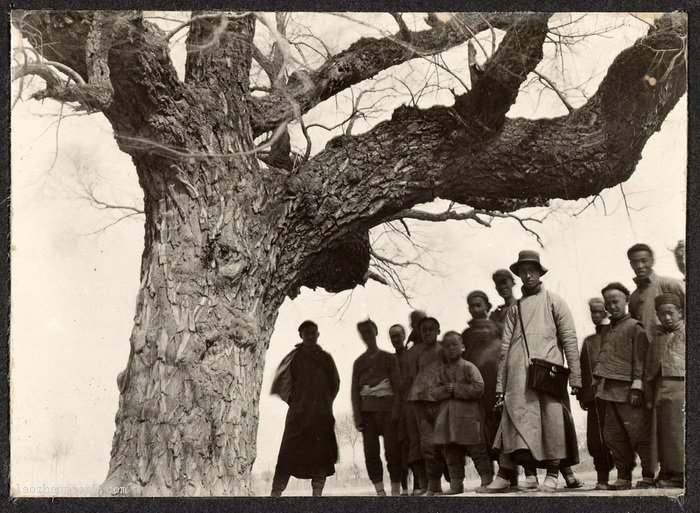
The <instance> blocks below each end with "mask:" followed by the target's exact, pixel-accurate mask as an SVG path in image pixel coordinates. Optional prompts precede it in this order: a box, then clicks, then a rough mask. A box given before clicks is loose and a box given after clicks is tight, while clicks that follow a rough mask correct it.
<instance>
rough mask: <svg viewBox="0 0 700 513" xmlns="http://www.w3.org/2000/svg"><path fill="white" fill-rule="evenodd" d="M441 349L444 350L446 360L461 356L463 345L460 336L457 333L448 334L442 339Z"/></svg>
mask: <svg viewBox="0 0 700 513" xmlns="http://www.w3.org/2000/svg"><path fill="white" fill-rule="evenodd" d="M442 349H443V351H445V356H447V359H448V360H456V359H457V358H460V357H461V356H462V353H463V352H464V345H463V343H462V337H459V336H457V335H449V336H447V337H445V338H444V339H443V340H442Z"/></svg>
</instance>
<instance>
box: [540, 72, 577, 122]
mask: <svg viewBox="0 0 700 513" xmlns="http://www.w3.org/2000/svg"><path fill="white" fill-rule="evenodd" d="M533 73H534V74H535V75H537V77H538V78H539V79H540V82H542V83H543V84H544V86H545V87H547V88H548V89H551V90H552V91H554V92H555V93H556V94H557V96H558V97H559V99H560V100H561V102H562V103H563V104H564V106H565V107H566V110H568V111H569V114H571V113H572V112H574V110H576V109H574V107H572V105H571V104H570V103H569V101H568V100H567V99H566V96H564V93H563V92H561V91H560V90H559V88H558V87H557V86H556V85H555V84H554V82H552V81H551V80H550V79H549V78H547V77H546V76H545V75H543V74H542V73H540V72H539V71H537V70H534V71H533Z"/></svg>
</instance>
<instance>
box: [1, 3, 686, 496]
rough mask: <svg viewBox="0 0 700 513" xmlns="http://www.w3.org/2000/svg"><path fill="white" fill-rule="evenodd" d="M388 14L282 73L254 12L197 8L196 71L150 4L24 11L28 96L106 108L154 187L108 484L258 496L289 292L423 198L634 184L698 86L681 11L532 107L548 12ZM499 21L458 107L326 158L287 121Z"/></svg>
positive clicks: (346, 269)
mask: <svg viewBox="0 0 700 513" xmlns="http://www.w3.org/2000/svg"><path fill="white" fill-rule="evenodd" d="M393 16H394V18H395V20H396V23H397V26H398V30H397V31H396V33H395V34H392V35H387V36H385V37H379V38H362V39H360V40H358V41H356V42H355V43H353V44H352V45H350V46H349V47H347V48H346V49H344V50H343V51H340V52H337V53H335V54H332V55H329V56H328V58H327V60H326V61H325V62H323V63H322V64H320V65H318V66H315V67H313V68H312V69H306V70H302V69H299V70H297V71H294V72H289V73H288V71H289V69H290V66H291V67H293V63H290V62H289V60H288V59H287V58H288V55H287V52H286V51H285V41H284V38H285V35H284V23H283V21H284V17H282V16H278V17H277V21H278V23H277V26H275V24H274V23H270V21H269V18H263V17H261V16H259V15H256V14H255V13H245V12H242V13H233V12H225V13H210V12H194V13H192V17H191V19H190V20H189V21H188V23H187V25H186V27H183V28H186V29H187V30H188V35H187V40H186V48H187V58H186V68H185V74H184V80H181V79H180V78H178V75H177V73H176V70H175V68H174V66H173V64H172V62H171V58H170V51H169V45H168V42H169V39H170V38H171V37H172V36H173V35H174V32H165V31H164V30H162V29H160V28H159V27H158V26H157V25H155V24H154V23H152V22H150V21H148V20H147V19H145V17H144V15H143V13H142V12H136V11H110V12H107V11H72V12H65V11H50V12H49V11H42V12H38V11H23V12H15V13H14V15H13V23H14V25H15V27H16V28H17V29H19V31H21V33H22V35H23V36H24V37H25V38H26V40H27V41H28V42H29V43H30V45H31V47H32V49H33V50H32V51H31V52H29V51H28V50H25V51H24V55H25V58H24V60H23V61H22V62H21V63H19V64H18V65H17V66H16V67H15V69H14V70H13V72H14V78H15V79H22V78H23V77H26V76H28V75H39V76H40V77H41V78H43V79H44V81H45V83H46V86H45V88H44V89H42V90H41V91H39V92H37V93H35V94H34V97H35V98H38V99H43V98H51V99H55V100H58V101H62V102H74V103H77V104H78V105H79V106H80V108H81V109H84V110H86V111H88V112H91V113H92V112H95V113H102V114H103V115H104V116H105V117H106V118H107V120H108V121H109V122H110V124H111V126H112V127H113V129H114V137H115V139H116V142H117V144H118V146H119V148H120V149H121V150H122V151H124V152H126V153H127V154H129V155H130V156H131V158H132V160H133V162H134V165H135V167H136V170H137V173H138V178H139V182H140V185H141V187H142V188H143V192H144V213H145V240H144V251H143V256H142V262H141V283H140V290H139V293H138V298H137V305H136V316H135V321H134V327H133V331H132V335H131V340H130V343H131V351H130V355H129V361H128V364H127V368H126V369H125V371H124V372H122V373H121V374H120V376H119V378H118V385H119V390H120V400H119V409H118V412H117V415H116V419H115V420H116V432H115V434H114V440H113V446H112V454H111V462H110V468H109V474H108V476H107V479H106V484H113V485H119V486H123V485H128V486H129V491H130V493H131V494H134V495H154V494H157V495H161V494H162V495H236V494H247V493H248V492H249V490H250V472H251V467H252V464H253V461H254V459H255V447H256V442H255V440H256V431H257V424H258V414H257V409H258V397H259V394H260V386H261V381H262V375H263V365H264V359H265V352H266V349H267V347H268V343H269V340H270V336H271V333H272V330H273V327H274V324H275V320H276V317H277V313H278V310H279V308H280V306H281V304H282V303H283V301H284V300H285V298H286V297H294V296H295V295H296V294H298V292H299V289H300V288H301V287H302V286H308V287H312V288H315V287H322V288H325V289H326V290H329V291H341V290H347V289H351V288H353V287H355V286H357V285H358V284H363V283H364V282H365V281H366V280H367V279H368V277H369V276H371V273H369V264H370V248H369V237H368V233H369V230H370V229H371V228H373V227H375V226H378V225H380V224H381V223H384V222H386V221H387V220H392V219H401V218H404V217H424V218H425V217H428V218H429V217H431V215H430V214H423V213H420V212H416V211H415V210H413V209H412V207H413V206H414V205H416V204H419V203H424V202H429V201H431V200H433V199H435V198H444V199H447V200H451V201H454V202H456V203H459V204H462V205H468V206H470V207H472V208H474V209H475V211H473V212H476V211H478V210H488V211H497V212H502V213H508V212H512V211H514V210H516V209H518V208H522V207H526V206H540V205H547V204H548V202H549V201H550V200H551V199H554V198H563V199H577V198H582V197H587V196H591V195H595V194H597V193H599V192H600V191H601V190H602V189H604V188H608V187H611V186H613V185H616V184H619V183H621V182H623V181H624V180H626V179H627V178H628V177H629V176H630V175H631V174H632V172H633V171H634V169H635V166H636V164H637V162H638V161H639V159H640V156H641V152H642V149H643V148H644V145H645V143H646V141H647V140H648V139H649V137H650V136H651V135H652V134H653V133H654V132H655V131H657V130H659V128H660V127H661V125H662V123H663V121H664V119H665V117H666V116H667V114H668V113H669V112H670V110H671V109H672V108H673V107H674V105H675V104H676V103H677V101H678V100H679V98H680V97H681V96H682V95H683V94H684V93H685V91H686V55H687V45H686V42H687V35H686V33H687V20H686V16H685V15H684V14H682V13H672V14H666V15H664V16H663V17H661V18H658V19H657V20H656V21H655V22H654V23H653V25H652V24H650V26H649V29H648V33H647V34H646V35H644V36H643V37H642V38H641V39H639V40H638V41H636V42H635V43H634V44H633V45H632V46H631V47H629V48H628V49H626V50H624V51H622V52H621V53H620V54H619V55H618V56H617V58H616V59H615V61H614V62H613V63H612V65H611V66H610V68H609V69H608V71H607V75H606V76H605V78H604V79H603V81H602V82H601V84H600V86H599V88H598V90H597V92H596V93H595V94H594V95H592V96H591V97H590V98H589V99H588V101H586V102H585V104H583V105H581V106H580V107H578V108H569V113H568V115H565V116H560V117H556V118H553V119H537V120H533V119H521V118H508V117H506V114H507V113H508V111H509V109H510V108H511V106H512V105H513V104H514V102H515V100H516V97H517V96H518V92H519V91H520V89H521V87H522V85H523V84H524V83H525V81H526V80H528V77H531V76H532V74H533V73H535V72H536V70H535V68H536V67H537V66H538V64H539V63H540V61H541V60H542V58H543V44H544V43H545V40H546V39H547V38H548V37H549V32H550V29H551V27H550V24H551V20H550V18H551V16H550V15H549V14H546V13H457V14H453V15H449V16H446V15H436V14H429V15H428V16H427V17H426V23H427V25H426V26H427V27H428V28H425V29H423V30H411V29H409V28H408V25H407V24H406V23H405V22H404V20H403V18H402V17H401V15H400V14H396V13H394V14H393ZM263 22H264V23H263ZM256 25H258V28H259V27H260V26H262V25H264V26H265V30H269V31H270V33H271V34H272V37H273V39H274V40H275V45H274V46H273V51H272V52H271V53H270V54H269V55H263V54H262V53H261V52H260V50H259V49H258V48H257V47H256V46H255V44H254V35H255V30H256ZM496 30H498V31H503V32H504V35H503V37H502V39H501V40H500V43H499V44H498V45H497V48H496V47H495V45H494V49H495V51H494V52H492V53H491V54H490V56H489V58H488V60H486V62H485V63H484V64H483V65H481V66H476V65H473V66H471V71H472V73H471V76H470V77H465V79H467V80H470V87H469V89H468V91H466V92H463V93H460V94H455V97H454V102H453V104H451V105H449V106H444V105H435V106H433V107H430V108H424V109H421V108H418V107H415V106H413V107H409V106H402V107H400V108H397V109H396V110H395V111H394V112H393V114H392V116H391V119H389V120H386V121H383V122H381V123H379V124H377V125H376V126H374V127H373V128H371V129H370V130H369V131H367V132H365V133H363V134H360V135H344V136H341V137H336V138H334V139H332V140H331V141H330V142H328V144H327V145H326V147H325V148H324V149H323V150H322V151H320V152H318V153H316V154H315V155H313V156H311V155H309V154H308V152H307V154H306V155H304V156H300V155H298V154H297V153H294V152H292V151H291V147H290V143H289V133H288V125H289V124H290V123H299V122H301V121H302V120H303V116H304V115H305V114H306V113H308V112H309V111H310V110H311V109H313V108H314V107H315V106H317V105H319V104H320V103H321V102H323V101H325V100H327V99H329V98H333V97H334V96H336V95H338V94H339V93H341V92H343V91H344V90H346V89H348V88H349V87H351V86H353V85H356V84H359V83H360V82H362V81H364V80H367V79H371V78H373V77H375V76H377V75H378V74H380V73H381V72H383V71H385V70H387V69H388V68H390V67H392V66H396V65H399V64H402V63H404V62H407V61H409V60H411V59H416V58H424V57H425V56H431V55H436V54H440V53H442V52H445V51H447V50H449V49H451V48H454V47H456V46H459V45H462V44H464V43H467V42H468V41H469V40H471V39H473V38H474V37H475V35H477V34H479V33H482V32H484V31H491V32H494V31H496ZM32 52H36V53H35V54H34V55H35V57H34V58H32V57H31V54H32ZM464 53H465V59H467V58H468V57H469V55H468V53H469V54H470V53H471V52H466V51H465V52H464ZM254 59H255V62H256V63H257V64H255V66H259V67H260V68H262V70H263V71H264V72H265V73H266V74H267V76H268V78H269V83H268V86H267V87H266V88H265V92H264V94H260V93H255V94H254V93H253V92H252V91H251V69H252V67H253V66H254V64H253V60H254ZM545 79H546V77H545ZM266 134H267V138H268V140H269V142H268V143H266V144H264V145H263V147H262V148H261V147H260V146H259V145H256V142H255V141H256V140H259V138H260V137H261V136H265V135H266ZM263 150H264V151H263ZM467 215H470V214H467ZM447 217H449V216H447Z"/></svg>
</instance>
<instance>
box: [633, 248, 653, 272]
mask: <svg viewBox="0 0 700 513" xmlns="http://www.w3.org/2000/svg"><path fill="white" fill-rule="evenodd" d="M630 267H632V270H633V271H634V274H635V276H637V278H648V277H649V275H650V274H651V271H652V268H653V267H654V257H653V256H651V253H649V252H648V251H646V250H641V251H635V252H633V253H632V254H631V255H630Z"/></svg>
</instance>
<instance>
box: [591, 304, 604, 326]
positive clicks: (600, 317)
mask: <svg viewBox="0 0 700 513" xmlns="http://www.w3.org/2000/svg"><path fill="white" fill-rule="evenodd" d="M607 316H608V313H607V312H606V311H605V307H604V306H603V305H600V304H595V305H591V320H592V321H593V324H595V325H596V326H600V325H601V324H603V321H604V320H605V318H606V317H607Z"/></svg>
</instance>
